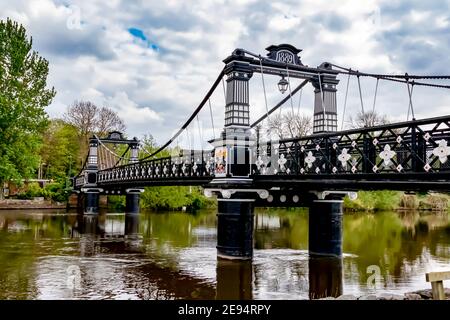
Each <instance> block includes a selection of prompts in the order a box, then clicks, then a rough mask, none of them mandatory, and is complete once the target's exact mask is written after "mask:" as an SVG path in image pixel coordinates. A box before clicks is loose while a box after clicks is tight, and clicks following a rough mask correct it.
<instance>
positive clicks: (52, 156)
mask: <svg viewBox="0 0 450 320" xmlns="http://www.w3.org/2000/svg"><path fill="white" fill-rule="evenodd" d="M79 149H80V144H79V142H78V132H77V129H76V128H75V127H74V126H73V125H71V124H68V123H66V122H64V121H63V120H60V119H56V120H52V121H51V122H50V125H49V127H48V128H47V130H46V131H45V134H44V145H43V147H42V148H41V152H40V154H41V159H42V160H41V161H42V163H43V164H45V166H44V167H45V169H46V172H45V176H47V177H48V178H52V179H56V180H59V181H64V180H65V179H66V178H67V177H70V176H74V175H75V174H76V173H77V172H78V170H79V169H80V166H79V163H80V160H81V159H79V158H78V157H79ZM83 160H84V159H83ZM64 182H65V181H64Z"/></svg>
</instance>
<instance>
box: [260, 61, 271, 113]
mask: <svg viewBox="0 0 450 320" xmlns="http://www.w3.org/2000/svg"><path fill="white" fill-rule="evenodd" d="M259 66H260V67H261V80H262V86H263V91H264V102H265V104H266V114H267V120H269V107H268V106H267V95H266V85H265V83H264V72H263V67H262V57H261V56H259Z"/></svg>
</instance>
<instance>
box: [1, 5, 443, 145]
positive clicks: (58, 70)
mask: <svg viewBox="0 0 450 320" xmlns="http://www.w3.org/2000/svg"><path fill="white" fill-rule="evenodd" d="M70 6H75V7H76V8H79V12H80V23H81V29H69V28H67V19H69V18H70V15H71V14H73V10H72V9H71V8H73V7H70ZM446 10H447V8H445V4H439V5H437V4H434V3H433V4H431V3H424V2H413V3H412V4H411V3H410V2H406V1H397V2H392V1H387V0H386V1H364V2H362V1H358V0H347V1H336V2H330V1H325V0H323V1H316V0H304V1H271V2H264V1H255V0H252V1H237V0H236V1H231V2H230V1H223V0H218V1H196V2H194V3H190V4H187V3H186V2H183V1H151V2H147V1H142V2H140V3H136V2H128V1H119V0H115V1H108V2H106V3H105V2H100V1H89V2H86V1H81V0H74V1H70V0H69V1H65V2H62V1H60V0H55V1H51V0H39V1H38V0H31V1H24V0H23V1H6V0H0V19H4V18H6V17H8V16H9V17H11V18H13V19H16V20H18V21H19V22H21V23H23V24H24V25H25V26H26V27H27V31H28V33H29V34H30V35H32V36H33V41H34V47H35V48H36V49H37V50H38V51H39V52H40V54H41V55H43V56H44V57H46V58H47V59H48V60H49V61H50V78H49V84H50V85H53V86H55V89H56V90H57V92H58V93H57V96H56V98H55V99H54V102H53V104H52V105H51V106H49V107H48V109H47V110H48V112H49V113H50V114H51V115H52V116H60V115H61V114H62V113H63V112H64V111H65V107H66V106H67V105H69V104H71V103H72V102H73V101H74V100H76V99H85V100H86V99H91V100H92V101H94V102H95V103H97V104H99V105H108V106H110V107H111V108H113V109H114V110H116V111H118V112H120V114H121V116H122V117H123V118H124V120H125V122H126V125H127V127H128V131H129V135H130V136H134V135H137V136H140V135H143V134H144V133H151V134H153V135H154V136H155V137H156V139H157V140H158V142H160V143H162V142H164V141H165V139H167V138H168V137H169V136H170V134H171V133H173V132H174V130H175V129H177V128H178V127H179V126H180V125H181V124H182V123H183V122H184V121H185V120H186V119H187V117H188V116H189V115H190V114H191V112H192V111H193V110H194V108H195V107H196V106H197V105H198V103H199V102H200V101H201V99H202V98H203V96H204V94H205V93H206V91H207V90H208V89H209V87H210V86H211V84H212V83H213V81H214V80H215V78H216V76H217V74H218V73H219V71H220V70H221V69H222V67H223V63H222V60H223V59H224V58H225V57H226V56H228V55H229V54H230V53H231V52H232V51H233V50H234V49H235V48H237V47H241V48H246V49H248V50H250V51H253V52H256V53H261V54H264V48H265V47H267V46H268V45H270V44H278V43H291V44H293V45H295V46H297V47H299V48H302V49H303V52H302V53H301V58H302V61H303V63H305V64H307V65H310V66H317V65H319V64H320V63H322V62H323V61H330V62H334V63H337V64H341V65H345V66H351V67H353V68H358V69H360V70H362V71H372V72H380V73H391V72H398V73H404V72H406V71H408V72H409V73H427V72H431V73H433V72H434V73H436V72H440V73H448V71H447V69H446V68H447V65H448V61H447V60H448V59H450V58H448V57H449V54H448V53H449V45H450V44H449V43H448V41H447V40H448V39H447V38H448V31H449V30H448V26H449V19H448V17H447V16H446V15H445V14H444V12H446ZM447 11H448V10H447ZM430 17H437V19H436V21H435V22H430V23H428V24H424V23H423V22H422V21H426V20H429V19H430ZM131 27H133V28H138V29H140V30H142V31H143V33H144V34H145V35H146V37H147V38H148V39H149V41H151V42H152V43H156V44H157V45H158V46H159V47H160V50H159V51H158V52H155V51H154V50H151V48H148V46H147V42H145V41H137V40H136V38H133V36H132V35H131V34H130V33H129V32H128V31H127V30H128V29H129V28H131ZM340 79H341V84H340V85H339V87H338V90H339V91H338V103H339V107H340V108H342V102H343V94H344V90H345V82H346V77H340ZM277 81H278V79H274V78H272V79H270V77H268V76H267V77H266V88H267V96H268V102H269V107H270V106H271V105H273V104H274V103H276V102H277V101H278V100H279V99H280V98H281V97H282V95H281V94H280V93H279V92H278V90H277V87H276V83H277ZM352 81H353V82H352V83H351V85H350V91H349V100H348V106H347V112H352V111H353V112H354V111H356V110H358V109H359V108H360V106H359V96H358V91H357V87H356V81H355V80H354V79H353V80H352ZM362 84H363V95H364V101H365V105H366V107H367V108H370V107H371V101H372V100H373V90H374V86H375V82H374V81H372V80H370V79H362ZM293 86H295V84H294V85H293ZM251 89H252V91H251V93H250V97H251V105H252V109H251V116H252V118H253V119H256V118H257V117H258V116H260V115H261V114H263V113H264V112H265V102H264V97H263V92H262V88H261V76H260V75H259V74H255V75H254V76H253V78H252V84H251ZM416 89H417V88H416ZM421 92H425V91H423V90H421V89H417V90H416V91H415V94H414V96H415V99H416V101H415V102H416V103H415V108H416V109H417V112H416V113H417V114H420V115H421V116H424V117H425V116H436V115H438V114H440V113H442V112H445V110H446V108H448V107H447V106H448V103H450V102H449V101H448V99H446V98H445V92H443V91H440V90H430V91H426V97H425V98H422V97H421V96H420V94H421ZM312 96H313V95H312V88H311V86H307V87H306V88H305V90H304V93H303V98H302V106H301V110H304V112H305V113H309V114H310V113H311V111H312ZM297 98H298V97H296V98H295V99H294V101H295V102H294V107H295V108H297V101H298V100H297ZM429 101H433V103H432V104H431V105H430V103H429ZM211 102H212V104H213V107H214V108H215V109H214V122H215V126H216V133H218V131H219V129H218V128H220V127H221V126H223V111H224V110H223V106H224V97H223V92H222V87H221V86H219V90H218V91H217V92H215V94H214V95H213V97H212V99H211ZM407 103H408V100H407V94H406V88H405V86H402V85H395V84H392V83H385V82H383V83H380V89H379V96H378V98H377V105H378V106H377V108H379V111H381V112H384V113H387V114H389V115H390V116H392V117H393V118H396V119H401V118H402V117H406V115H405V111H406V109H407ZM284 108H287V109H290V103H289V102H288V103H287V104H286V106H285V107H284ZM200 120H201V122H202V123H203V124H204V125H205V126H208V125H209V123H210V120H209V110H208V109H206V110H203V111H202V112H201V114H200ZM204 130H205V132H208V133H210V132H211V128H204Z"/></svg>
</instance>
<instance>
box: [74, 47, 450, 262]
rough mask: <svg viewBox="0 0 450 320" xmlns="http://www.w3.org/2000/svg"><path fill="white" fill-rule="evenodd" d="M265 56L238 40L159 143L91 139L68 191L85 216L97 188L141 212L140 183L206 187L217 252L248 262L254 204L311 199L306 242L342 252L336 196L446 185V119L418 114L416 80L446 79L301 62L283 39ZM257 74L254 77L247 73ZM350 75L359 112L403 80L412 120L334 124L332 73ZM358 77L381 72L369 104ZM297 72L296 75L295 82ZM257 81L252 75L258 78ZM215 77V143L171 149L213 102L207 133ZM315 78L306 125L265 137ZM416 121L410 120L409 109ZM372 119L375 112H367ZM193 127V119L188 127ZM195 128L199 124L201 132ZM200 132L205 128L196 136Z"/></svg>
mask: <svg viewBox="0 0 450 320" xmlns="http://www.w3.org/2000/svg"><path fill="white" fill-rule="evenodd" d="M267 51H268V54H267V55H266V56H261V55H259V54H255V53H252V52H250V51H247V50H244V49H236V50H234V51H233V53H232V54H231V55H230V56H228V57H227V58H226V59H225V60H223V62H224V63H225V67H224V68H223V70H222V71H221V72H220V73H219V75H218V77H217V79H216V81H215V82H214V83H213V85H212V87H211V88H210V89H209V91H208V92H207V94H206V96H205V97H204V98H203V100H202V101H201V103H200V104H199V105H198V107H197V108H196V109H195V110H194V112H193V113H192V114H191V116H190V117H189V118H188V120H187V121H186V122H185V123H184V124H183V126H181V128H180V129H179V130H178V131H177V132H176V133H175V134H174V136H173V137H171V138H170V139H169V140H168V141H167V142H166V143H164V144H163V145H162V146H160V147H159V148H156V150H154V149H153V150H147V148H146V146H145V145H143V144H142V143H141V142H140V141H139V140H137V139H136V138H135V139H132V140H128V139H126V138H124V136H123V135H122V133H120V132H111V133H110V134H109V135H108V136H107V137H98V136H95V135H94V136H93V137H92V138H91V139H90V141H89V143H90V146H89V154H88V155H87V158H86V161H85V164H84V166H83V168H82V170H81V171H80V173H79V174H78V176H76V177H74V178H73V191H74V193H76V194H78V198H79V200H80V201H79V203H80V206H81V207H82V208H83V209H84V212H85V213H86V214H95V213H96V212H98V206H99V205H98V203H99V195H101V194H115V195H124V196H126V212H127V213H129V214H133V213H138V212H139V195H140V193H141V192H142V191H143V188H144V187H146V186H170V185H200V186H202V187H203V188H204V192H205V195H207V196H216V197H217V200H218V226H217V227H218V236H217V238H218V240H217V242H218V244H217V251H218V256H219V257H223V258H229V259H250V258H251V257H252V254H253V210H254V208H255V207H257V206H263V207H271V206H272V207H277V206H280V207H309V212H310V218H309V251H310V253H312V254H320V255H335V256H340V255H342V211H343V210H342V202H343V198H344V196H346V195H348V196H349V197H350V198H351V199H352V198H355V197H356V192H357V191H358V190H380V189H392V190H394V189H395V190H403V191H448V190H449V189H450V188H449V183H448V181H449V180H450V165H449V163H450V161H448V157H449V156H450V146H449V142H450V116H449V115H445V116H442V117H435V118H428V119H416V118H415V112H414V107H413V99H412V93H413V89H414V87H417V86H426V87H432V88H436V89H449V88H450V86H448V85H445V84H437V83H435V82H429V81H428V80H448V79H449V78H450V76H440V75H438V76H420V75H409V74H407V73H406V74H403V75H401V74H397V75H389V74H373V73H364V72H360V71H355V70H352V69H351V68H345V67H341V66H338V65H335V64H332V63H329V62H324V63H322V64H320V65H319V66H318V67H316V68H314V67H308V66H306V65H304V64H303V63H302V61H301V59H300V57H299V53H300V52H301V50H300V49H297V48H295V47H294V46H292V45H289V44H281V45H272V46H269V47H268V48H267ZM254 74H259V75H260V77H256V76H254ZM339 75H344V76H347V77H346V78H347V83H346V86H345V87H346V91H345V102H344V106H343V110H344V111H343V113H344V115H343V116H342V119H344V116H345V110H346V105H347V95H348V88H349V85H348V84H349V81H350V78H351V77H355V78H356V79H357V84H358V91H359V97H360V104H361V106H360V107H361V113H362V115H363V116H364V115H373V114H374V112H375V106H376V98H377V91H378V84H379V82H380V81H386V82H394V83H398V84H401V85H405V86H406V87H407V92H408V99H409V105H408V120H407V121H404V122H399V123H389V124H384V125H373V123H370V122H369V123H368V124H366V125H365V126H364V127H361V128H357V129H350V130H342V125H341V130H340V131H338V114H337V101H336V100H337V99H336V92H337V86H338V84H339V80H338V76H339ZM268 77H278V78H279V79H280V80H279V82H278V87H279V90H280V91H281V92H283V93H284V92H287V95H286V97H285V98H283V99H282V100H281V101H280V102H279V103H277V104H276V105H275V106H273V107H271V108H269V105H268V99H267V92H266V81H267V79H268ZM362 77H370V78H373V79H376V88H375V95H374V99H373V105H372V110H371V111H370V110H365V108H364V103H363V97H362V93H361V81H360V79H361V78H362ZM256 78H260V80H261V84H262V89H263V93H264V102H265V113H264V115H262V116H261V117H260V118H259V119H257V120H256V121H254V122H251V121H250V108H251V106H250V103H249V96H250V94H249V91H250V89H249V88H250V86H249V82H250V81H251V80H252V79H253V80H255V79H256ZM292 79H300V80H301V83H300V84H299V85H298V86H296V87H295V88H292V87H291V85H292ZM256 80H258V79H256ZM221 83H222V87H223V91H224V97H225V109H224V127H223V129H222V131H221V132H220V134H219V135H218V136H215V138H214V139H212V140H209V141H208V143H209V144H210V145H211V148H210V149H205V150H204V149H203V148H201V149H195V148H193V147H191V148H187V149H186V148H185V149H182V148H179V147H178V146H177V147H174V143H175V142H176V141H177V139H178V138H179V137H180V135H181V134H182V133H183V132H186V130H188V129H189V127H190V126H191V127H192V126H195V121H194V120H197V125H198V126H199V124H198V114H199V112H200V111H201V110H202V109H203V108H204V107H205V106H207V107H209V114H210V118H211V125H212V128H213V132H214V133H215V128H214V119H213V111H212V107H211V103H210V98H211V95H212V94H213V93H214V91H215V90H216V89H217V88H218V87H219V85H220V84H221ZM308 83H310V84H312V87H313V91H314V112H313V120H312V121H313V126H312V127H313V132H312V134H310V135H305V136H300V137H290V138H288V139H278V140H271V139H264V138H262V137H261V132H260V126H261V124H262V123H263V122H264V121H269V119H270V117H271V115H272V114H273V112H274V111H276V110H277V109H279V108H281V106H282V105H283V104H285V103H287V102H288V101H290V105H291V108H292V115H293V116H294V114H295V113H294V110H293V102H292V101H293V96H294V95H296V94H299V92H300V94H301V93H302V91H303V88H304V87H305V86H306V85H307V84H308ZM410 116H411V119H410V120H409V117H410ZM369 118H370V117H369ZM191 130H192V128H191ZM199 135H200V136H201V135H202V134H201V130H199ZM201 139H202V140H204V139H203V137H201Z"/></svg>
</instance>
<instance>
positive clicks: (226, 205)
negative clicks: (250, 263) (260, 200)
mask: <svg viewBox="0 0 450 320" xmlns="http://www.w3.org/2000/svg"><path fill="white" fill-rule="evenodd" d="M253 202H254V200H253V199H218V214H217V256H218V257H219V258H225V259H241V260H247V259H251V258H252V256H253V218H254V214H253Z"/></svg>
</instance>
